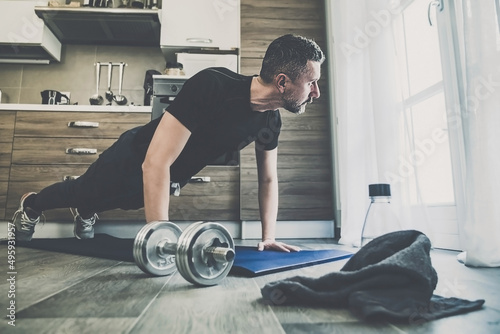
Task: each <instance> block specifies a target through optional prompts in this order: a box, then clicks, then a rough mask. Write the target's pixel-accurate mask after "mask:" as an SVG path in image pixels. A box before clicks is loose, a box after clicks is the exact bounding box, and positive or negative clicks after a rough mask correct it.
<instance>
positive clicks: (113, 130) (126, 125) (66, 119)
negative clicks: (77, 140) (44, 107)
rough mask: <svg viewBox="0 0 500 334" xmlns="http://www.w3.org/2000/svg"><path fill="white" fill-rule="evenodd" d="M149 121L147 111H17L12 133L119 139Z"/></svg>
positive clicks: (34, 135)
mask: <svg viewBox="0 0 500 334" xmlns="http://www.w3.org/2000/svg"><path fill="white" fill-rule="evenodd" d="M150 120H151V114H150V113H125V112H123V113H120V112H102V113H96V112H88V113H82V112H42V111H40V112H36V111H19V112H18V113H17V120H16V129H15V136H26V137H87V138H118V137H119V136H120V135H121V134H122V133H123V132H125V131H127V130H129V129H132V128H134V127H136V126H140V125H144V124H146V123H148V122H149V121H150Z"/></svg>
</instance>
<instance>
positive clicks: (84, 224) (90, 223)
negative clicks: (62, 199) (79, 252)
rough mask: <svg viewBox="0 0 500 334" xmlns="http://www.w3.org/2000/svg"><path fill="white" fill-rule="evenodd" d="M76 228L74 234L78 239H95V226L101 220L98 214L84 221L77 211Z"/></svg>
mask: <svg viewBox="0 0 500 334" xmlns="http://www.w3.org/2000/svg"><path fill="white" fill-rule="evenodd" d="M74 216H75V224H74V225H75V227H74V229H73V234H74V235H75V237H76V238H77V239H92V238H94V224H95V222H96V221H97V219H98V218H99V217H98V216H97V213H94V215H93V216H92V217H90V218H88V219H83V218H82V216H80V214H79V213H78V210H76V209H75V214H74Z"/></svg>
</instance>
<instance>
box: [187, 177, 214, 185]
mask: <svg viewBox="0 0 500 334" xmlns="http://www.w3.org/2000/svg"><path fill="white" fill-rule="evenodd" d="M189 182H190V183H209V182H210V176H193V177H192V178H191V180H189Z"/></svg>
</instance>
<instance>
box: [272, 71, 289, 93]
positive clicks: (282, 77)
mask: <svg viewBox="0 0 500 334" xmlns="http://www.w3.org/2000/svg"><path fill="white" fill-rule="evenodd" d="M286 81H287V76H286V74H284V73H280V74H278V75H277V76H276V78H275V81H274V82H275V83H276V88H278V90H279V91H280V92H281V93H284V92H285V86H286Z"/></svg>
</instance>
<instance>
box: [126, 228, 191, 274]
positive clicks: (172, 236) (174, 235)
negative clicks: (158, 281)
mask: <svg viewBox="0 0 500 334" xmlns="http://www.w3.org/2000/svg"><path fill="white" fill-rule="evenodd" d="M181 233H182V230H181V229H180V228H179V227H178V226H177V225H175V224H173V223H170V222H151V223H149V224H146V225H145V226H144V227H143V228H141V230H140V231H139V233H138V234H137V236H136V237H135V240H134V260H135V263H136V264H137V266H139V268H141V269H142V271H144V272H145V273H147V274H152V275H156V276H166V275H170V274H172V273H173V272H175V270H176V266H175V255H169V254H163V253H162V252H161V251H159V248H160V247H161V245H162V244H163V243H164V242H165V241H168V242H171V243H177V242H178V241H179V237H180V235H181Z"/></svg>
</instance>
